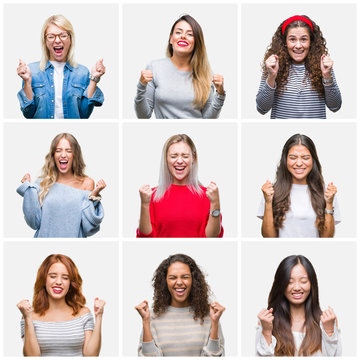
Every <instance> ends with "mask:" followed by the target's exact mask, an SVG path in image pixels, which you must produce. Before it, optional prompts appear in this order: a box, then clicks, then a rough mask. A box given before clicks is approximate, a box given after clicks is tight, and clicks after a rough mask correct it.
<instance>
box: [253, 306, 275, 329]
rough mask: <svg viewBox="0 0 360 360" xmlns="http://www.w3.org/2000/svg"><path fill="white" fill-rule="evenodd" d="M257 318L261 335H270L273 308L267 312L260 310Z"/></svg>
mask: <svg viewBox="0 0 360 360" xmlns="http://www.w3.org/2000/svg"><path fill="white" fill-rule="evenodd" d="M257 317H258V319H259V320H260V322H261V326H262V329H263V330H262V331H263V333H264V332H265V334H266V333H267V334H269V335H271V334H272V330H273V321H274V315H273V308H270V309H269V310H267V309H262V310H261V311H260V312H259V314H258V316H257Z"/></svg>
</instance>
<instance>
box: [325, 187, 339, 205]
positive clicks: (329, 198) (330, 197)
mask: <svg viewBox="0 0 360 360" xmlns="http://www.w3.org/2000/svg"><path fill="white" fill-rule="evenodd" d="M336 193H337V188H336V186H335V185H334V184H333V183H332V182H331V183H330V184H329V185H328V186H327V188H326V189H325V201H326V204H329V205H332V204H333V201H334V196H335V194H336Z"/></svg>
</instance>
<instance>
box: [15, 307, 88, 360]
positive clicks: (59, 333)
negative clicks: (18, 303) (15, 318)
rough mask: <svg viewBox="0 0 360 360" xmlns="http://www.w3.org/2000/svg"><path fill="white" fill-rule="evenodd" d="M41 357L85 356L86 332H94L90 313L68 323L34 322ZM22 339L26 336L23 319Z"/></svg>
mask: <svg viewBox="0 0 360 360" xmlns="http://www.w3.org/2000/svg"><path fill="white" fill-rule="evenodd" d="M33 324H34V328H35V333H36V338H37V341H38V343H39V346H40V351H41V356H83V353H82V348H83V345H84V340H85V331H87V330H94V317H93V316H92V314H91V313H90V312H88V313H87V314H84V315H82V316H79V317H77V318H75V319H72V320H68V321H38V320H33ZM20 325H21V337H22V338H24V336H25V321H24V319H21V323H20Z"/></svg>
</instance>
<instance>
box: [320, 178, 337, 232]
mask: <svg viewBox="0 0 360 360" xmlns="http://www.w3.org/2000/svg"><path fill="white" fill-rule="evenodd" d="M336 193H337V188H336V186H335V185H334V184H333V183H330V184H329V185H328V186H327V188H326V190H325V194H324V197H325V202H326V207H325V227H324V230H323V231H322V232H321V233H320V234H319V235H320V237H334V234H335V221H334V197H335V194H336Z"/></svg>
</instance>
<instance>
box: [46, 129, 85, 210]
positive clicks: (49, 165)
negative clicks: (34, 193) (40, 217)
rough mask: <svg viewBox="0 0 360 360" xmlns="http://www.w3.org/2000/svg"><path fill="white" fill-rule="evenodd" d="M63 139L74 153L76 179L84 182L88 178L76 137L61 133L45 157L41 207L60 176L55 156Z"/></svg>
mask: <svg viewBox="0 0 360 360" xmlns="http://www.w3.org/2000/svg"><path fill="white" fill-rule="evenodd" d="M61 139H66V140H67V141H68V142H69V143H70V146H71V150H72V152H73V162H72V172H73V174H74V176H75V178H77V179H78V180H83V179H84V178H85V177H86V175H85V173H84V170H85V162H84V160H83V156H82V153H81V147H80V145H79V143H78V141H77V140H76V138H75V136H73V135H71V134H69V133H61V134H58V135H56V136H55V137H54V139H53V140H52V142H51V145H50V150H49V152H48V154H47V155H46V156H45V164H44V166H43V168H42V173H41V176H40V178H41V179H42V180H41V182H40V189H41V190H40V192H39V202H40V205H41V206H42V204H43V202H44V199H45V197H46V195H47V194H48V192H49V190H50V188H51V186H53V185H54V184H55V182H56V180H57V177H58V174H59V170H58V168H57V166H56V163H55V158H54V155H55V151H56V147H57V145H58V143H59V141H60V140H61Z"/></svg>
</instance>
